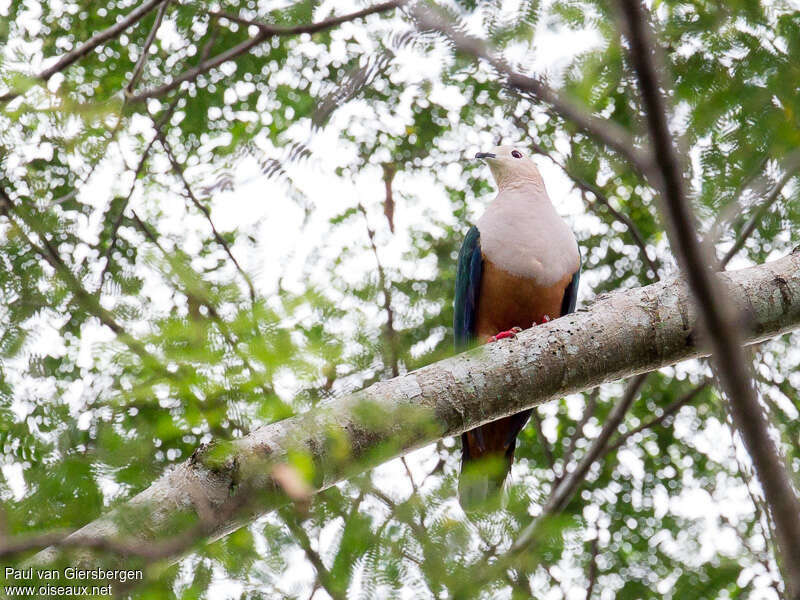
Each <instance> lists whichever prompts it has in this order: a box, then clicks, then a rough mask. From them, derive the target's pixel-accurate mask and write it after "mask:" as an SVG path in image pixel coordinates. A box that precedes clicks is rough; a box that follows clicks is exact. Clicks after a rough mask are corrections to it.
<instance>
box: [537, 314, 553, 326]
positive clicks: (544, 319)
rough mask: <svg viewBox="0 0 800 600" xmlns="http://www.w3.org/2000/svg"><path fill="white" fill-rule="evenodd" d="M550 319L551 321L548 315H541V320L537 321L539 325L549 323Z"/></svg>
mask: <svg viewBox="0 0 800 600" xmlns="http://www.w3.org/2000/svg"><path fill="white" fill-rule="evenodd" d="M550 321H551V319H550V315H545V316H543V317H542V322H541V323H539V325H541V324H542V323H549V322H550Z"/></svg>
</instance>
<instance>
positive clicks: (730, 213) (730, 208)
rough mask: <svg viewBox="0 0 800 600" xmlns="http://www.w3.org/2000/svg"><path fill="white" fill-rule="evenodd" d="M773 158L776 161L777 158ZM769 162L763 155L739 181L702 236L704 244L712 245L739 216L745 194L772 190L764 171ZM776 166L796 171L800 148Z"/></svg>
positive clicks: (760, 193) (799, 165)
mask: <svg viewBox="0 0 800 600" xmlns="http://www.w3.org/2000/svg"><path fill="white" fill-rule="evenodd" d="M773 160H774V161H775V162H778V161H777V159H773ZM769 163H770V157H769V156H764V157H763V158H762V159H761V160H760V161H759V164H758V168H757V169H754V172H753V173H752V174H751V175H750V176H749V177H747V178H746V179H745V180H743V181H742V182H741V184H740V185H739V187H738V188H737V190H736V194H734V199H733V200H732V201H731V202H729V203H728V204H726V205H725V206H724V207H723V208H722V209H721V210H720V211H719V214H717V217H716V219H715V220H714V224H713V225H712V226H711V228H710V229H709V231H708V233H707V234H706V236H705V237H704V238H703V243H704V244H705V245H707V246H714V245H715V244H716V243H717V242H718V241H719V239H720V237H721V235H722V232H723V230H724V229H725V228H726V227H728V226H730V225H731V224H732V223H733V222H734V221H736V220H737V219H738V218H739V217H740V216H741V214H742V211H743V210H744V204H745V202H744V200H745V197H746V196H748V195H749V196H752V197H754V198H761V197H764V196H768V195H769V194H770V193H771V192H772V191H773V190H774V188H775V186H774V184H773V183H772V181H771V180H770V178H769V176H768V174H767V173H766V172H765V171H766V167H767V166H768V165H769ZM777 166H778V168H779V169H780V171H781V172H782V173H784V174H786V173H790V172H791V173H796V172H797V170H798V169H800V150H794V151H793V152H790V153H789V154H788V155H787V156H786V157H784V158H783V160H782V161H780V163H779V164H778V165H777ZM784 185H785V184H784Z"/></svg>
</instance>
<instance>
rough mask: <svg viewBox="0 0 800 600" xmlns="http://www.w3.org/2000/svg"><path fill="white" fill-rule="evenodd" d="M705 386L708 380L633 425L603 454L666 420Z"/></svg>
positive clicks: (616, 448)
mask: <svg viewBox="0 0 800 600" xmlns="http://www.w3.org/2000/svg"><path fill="white" fill-rule="evenodd" d="M707 387H708V382H707V381H704V382H703V383H701V384H700V385H698V386H697V387H694V388H692V389H691V390H689V392H687V393H686V394H684V395H683V396H681V397H680V398H678V399H677V400H675V401H674V402H672V403H671V404H670V405H669V406H667V407H666V408H665V409H664V412H662V413H661V414H660V415H659V416H657V417H655V418H653V419H650V420H649V421H647V422H645V423H642V424H641V425H639V426H638V427H635V428H633V429H631V430H630V431H628V432H626V433H624V434H622V435H620V436H619V437H618V438H617V439H615V440H614V443H613V444H611V445H609V446H608V447H606V449H605V451H604V452H603V454H610V453H611V452H614V451H615V450H618V449H619V448H621V447H622V446H624V445H625V444H626V443H627V441H628V440H629V439H630V438H631V437H633V436H634V435H636V434H637V433H641V432H642V431H645V430H647V429H651V428H653V427H655V426H657V425H660V424H661V423H663V422H664V421H666V420H667V419H668V418H669V417H671V416H673V415H674V414H676V413H677V412H678V411H679V410H680V409H682V408H683V407H684V406H686V405H687V404H689V403H690V402H691V401H692V400H694V399H695V398H696V397H697V395H698V394H699V393H700V392H702V391H703V390H704V389H706V388H707Z"/></svg>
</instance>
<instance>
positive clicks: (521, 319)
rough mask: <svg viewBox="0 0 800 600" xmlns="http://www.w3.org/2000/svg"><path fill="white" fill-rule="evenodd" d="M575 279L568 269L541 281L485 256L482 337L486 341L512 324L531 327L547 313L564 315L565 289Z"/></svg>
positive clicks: (480, 311)
mask: <svg viewBox="0 0 800 600" xmlns="http://www.w3.org/2000/svg"><path fill="white" fill-rule="evenodd" d="M571 279H572V273H568V274H566V275H564V277H563V278H562V279H560V280H558V281H556V282H555V283H552V284H549V285H546V286H543V285H539V284H538V283H537V282H536V281H535V280H533V279H526V278H523V277H518V276H516V275H512V274H511V273H509V272H508V271H505V270H503V269H501V268H499V267H497V266H496V265H494V264H493V263H492V262H491V261H490V260H489V259H487V258H486V257H485V256H484V259H483V275H482V277H481V289H480V294H479V296H478V315H477V323H476V333H477V336H478V340H480V341H481V342H483V341H486V339H487V338H489V337H491V336H493V335H494V334H496V333H498V332H500V331H506V330H508V329H511V328H512V327H521V328H522V329H527V328H529V327H531V326H532V325H534V324H536V323H541V322H542V321H543V320H544V317H545V315H547V316H548V317H550V318H551V319H556V318H558V317H560V316H561V303H562V301H563V299H564V291H565V290H566V289H567V286H568V285H569V283H570V281H571Z"/></svg>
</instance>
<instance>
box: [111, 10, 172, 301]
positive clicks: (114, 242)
mask: <svg viewBox="0 0 800 600" xmlns="http://www.w3.org/2000/svg"><path fill="white" fill-rule="evenodd" d="M165 6H167V5H166V4H164V7H165ZM162 8H163V7H162ZM179 99H180V96H178V97H176V98H175V99H174V100H173V101H172V103H171V104H170V105H169V107H168V108H167V110H166V111H164V114H163V115H162V116H161V117H160V118H159V119H158V120H157V121H154V122H153V126H154V128H155V131H156V133H155V134H154V135H153V138H152V139H151V140H150V143H149V144H147V146H146V147H145V149H144V152H142V157H141V158H140V159H139V164H138V165H137V166H136V170H135V171H134V173H133V181H132V182H131V188H130V190H129V191H128V195H127V196H126V197H125V200H124V201H123V202H122V206H121V207H120V209H119V214H118V215H117V218H116V219H114V223H113V224H112V226H111V236H110V239H109V242H108V248H107V249H106V251H105V253H104V254H103V258H104V259H105V264H104V265H103V270H102V271H101V272H100V281H99V283H98V284H97V293H98V294H99V293H100V291H101V290H102V289H103V282H104V280H105V277H106V274H107V273H108V270H109V268H110V267H111V254H112V253H113V252H114V248H116V246H117V236H118V234H119V228H120V226H121V225H122V220H123V219H124V218H125V210H126V209H127V208H128V204H130V201H131V198H132V197H133V192H134V190H135V189H136V184H137V183H138V180H139V175H140V174H141V172H142V169H143V168H144V165H145V163H146V162H147V159H148V157H149V156H150V150H152V148H153V144H155V142H156V140H157V139H158V133H159V132H160V131H161V128H162V127H163V126H164V125H165V124H166V122H167V121H169V119H170V117H172V113H173V112H174V111H175V107H176V106H177V105H178V100H179ZM121 122H122V117H121V116H120V118H119V121H118V123H121Z"/></svg>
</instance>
